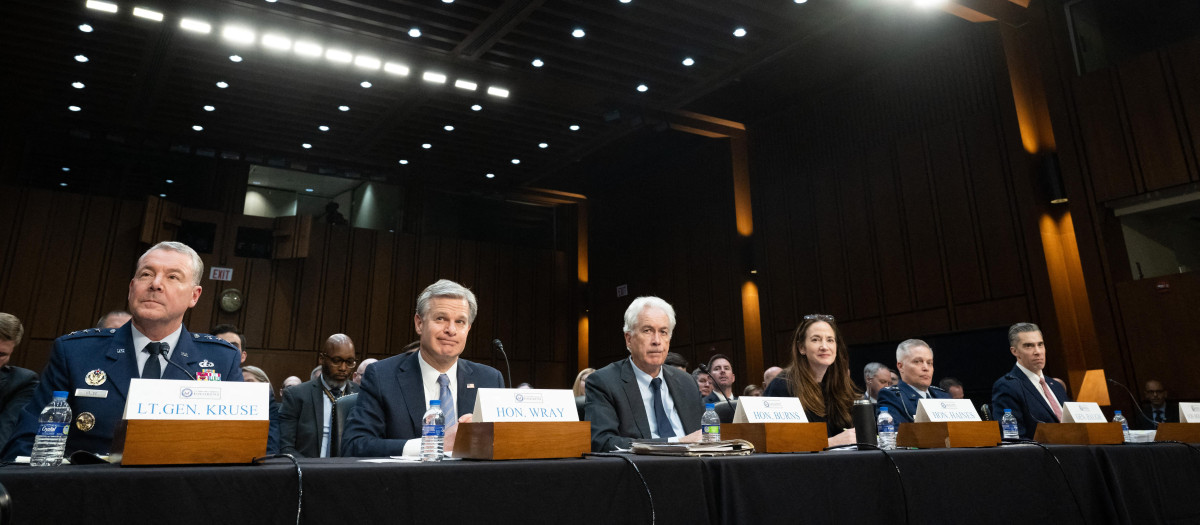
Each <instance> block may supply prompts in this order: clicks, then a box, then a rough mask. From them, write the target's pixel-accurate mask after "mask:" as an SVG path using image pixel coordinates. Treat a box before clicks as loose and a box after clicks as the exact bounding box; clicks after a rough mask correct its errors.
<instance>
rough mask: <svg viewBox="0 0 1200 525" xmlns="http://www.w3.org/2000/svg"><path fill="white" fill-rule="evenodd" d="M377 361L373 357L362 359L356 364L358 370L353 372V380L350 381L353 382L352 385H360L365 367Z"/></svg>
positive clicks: (365, 370)
mask: <svg viewBox="0 0 1200 525" xmlns="http://www.w3.org/2000/svg"><path fill="white" fill-rule="evenodd" d="M378 361H379V360H378V359H375V358H374V357H368V358H366V359H363V360H362V362H361V363H359V364H358V369H357V370H355V371H354V378H352V379H351V381H354V384H356V385H361V384H362V378H363V375H364V374H366V373H367V367H368V366H371V365H372V364H374V363H376V362H378Z"/></svg>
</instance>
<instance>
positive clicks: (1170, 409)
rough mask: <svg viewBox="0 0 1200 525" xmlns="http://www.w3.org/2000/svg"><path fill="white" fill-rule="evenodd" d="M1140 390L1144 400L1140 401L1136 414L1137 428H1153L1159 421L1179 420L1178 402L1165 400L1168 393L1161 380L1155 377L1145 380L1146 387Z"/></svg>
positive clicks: (1175, 421) (1171, 421)
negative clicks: (1143, 401) (1139, 410)
mask: <svg viewBox="0 0 1200 525" xmlns="http://www.w3.org/2000/svg"><path fill="white" fill-rule="evenodd" d="M1142 392H1143V394H1145V396H1146V402H1145V403H1142V410H1141V412H1140V413H1139V414H1138V416H1137V425H1136V427H1137V428H1139V429H1142V430H1154V429H1156V428H1158V424H1159V423H1178V422H1179V403H1168V402H1167V397H1168V395H1169V394H1168V392H1167V389H1166V388H1164V387H1163V384H1162V382H1160V381H1158V380H1157V379H1151V380H1149V381H1146V388H1145V389H1144V390H1143V391H1142Z"/></svg>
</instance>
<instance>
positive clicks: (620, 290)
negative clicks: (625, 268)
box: [617, 284, 629, 297]
mask: <svg viewBox="0 0 1200 525" xmlns="http://www.w3.org/2000/svg"><path fill="white" fill-rule="evenodd" d="M626 295H629V285H628V284H622V285H621V286H618V287H617V297H625V296H626Z"/></svg>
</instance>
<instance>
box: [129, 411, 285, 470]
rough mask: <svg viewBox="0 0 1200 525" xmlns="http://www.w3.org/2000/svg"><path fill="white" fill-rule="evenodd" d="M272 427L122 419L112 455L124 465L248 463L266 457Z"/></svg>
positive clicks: (246, 423) (264, 422) (252, 423)
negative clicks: (268, 434)
mask: <svg viewBox="0 0 1200 525" xmlns="http://www.w3.org/2000/svg"><path fill="white" fill-rule="evenodd" d="M269 425H270V422H269V421H267V420H265V419H264V420H261V421H212V420H159V419H129V420H122V421H121V422H120V423H117V428H116V432H115V435H114V436H113V447H112V452H111V453H110V454H109V456H110V459H111V461H112V462H114V463H117V462H119V463H121V465H122V466H128V465H193V464H196V465H209V464H220V463H241V464H245V463H250V462H251V461H253V460H254V458H256V457H260V456H265V455H267V429H268V426H269Z"/></svg>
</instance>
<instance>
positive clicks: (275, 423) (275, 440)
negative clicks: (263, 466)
mask: <svg viewBox="0 0 1200 525" xmlns="http://www.w3.org/2000/svg"><path fill="white" fill-rule="evenodd" d="M281 405H282V403H280V402H278V401H276V400H274V399H272V400H271V404H270V405H267V416H268V417H269V418H270V420H271V422H270V424H269V425H268V426H267V454H268V455H275V454H278V453H279V408H280V406H281Z"/></svg>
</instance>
